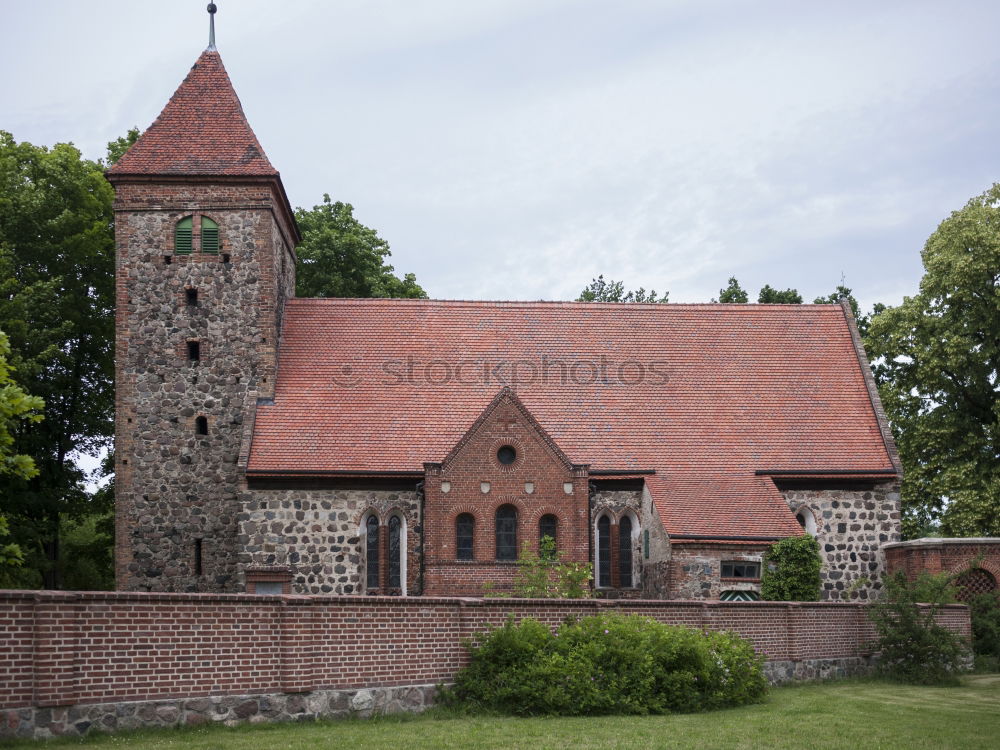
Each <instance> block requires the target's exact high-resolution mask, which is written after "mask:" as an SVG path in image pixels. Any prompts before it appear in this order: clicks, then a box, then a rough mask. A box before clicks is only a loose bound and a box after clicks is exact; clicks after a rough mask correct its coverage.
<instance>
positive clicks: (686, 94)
mask: <svg viewBox="0 0 1000 750" xmlns="http://www.w3.org/2000/svg"><path fill="white" fill-rule="evenodd" d="M205 5H206V2H203V1H202V0H170V2H167V1H166V0H163V1H161V2H139V1H138V0H136V1H135V2H131V3H126V2H122V0H115V1H114V2H112V1H110V0H86V2H81V1H80V0H73V1H70V0H48V1H46V2H26V1H25V0H16V1H15V0H0V8H2V10H3V16H2V19H3V23H2V26H0V66H2V67H0V69H2V71H3V74H2V76H0V128H2V129H5V130H9V131H11V132H12V133H13V134H14V137H15V138H16V139H17V140H26V141H30V142H32V143H35V144H44V145H51V144H53V143H56V142H59V141H73V142H74V143H75V144H76V145H77V146H78V147H80V149H81V150H82V151H83V152H84V154H85V155H86V156H88V157H91V158H97V157H100V156H102V155H103V152H104V144H105V143H106V142H107V141H108V140H111V139H113V138H115V137H117V136H119V135H122V134H124V133H125V132H126V131H127V130H128V128H129V127H131V126H133V125H137V126H139V127H140V128H141V129H145V128H146V127H147V126H148V125H149V124H150V123H151V122H152V120H153V119H154V118H155V117H156V115H157V114H158V112H159V111H160V109H161V108H162V107H163V105H164V104H165V103H166V101H167V99H168V98H169V96H170V95H171V94H172V93H173V91H174V89H175V88H176V87H177V85H178V84H179V83H180V81H181V80H182V79H183V77H184V76H185V74H186V73H187V71H188V69H189V68H190V66H191V64H192V63H193V62H194V60H195V59H196V58H197V56H198V55H199V54H200V52H201V51H202V50H203V49H204V47H205V46H206V42H207V35H208V15H207V13H206V12H205ZM218 5H219V13H218V15H217V17H216V21H217V37H218V47H219V51H220V52H221V54H222V58H223V60H224V62H225V64H226V67H227V69H228V71H229V74H230V77H231V78H232V80H233V83H234V85H235V87H236V91H237V93H238V94H239V96H240V99H241V101H242V103H243V107H244V110H245V111H246V113H247V116H248V118H249V120H250V123H251V125H252V127H253V128H254V130H255V132H256V133H257V136H258V138H259V139H260V141H261V143H262V145H263V146H264V149H265V151H266V152H267V154H268V156H269V157H270V159H271V162H272V163H273V164H274V165H275V167H276V168H277V169H279V170H280V171H281V175H282V179H283V181H284V184H285V188H286V190H287V191H288V195H289V197H290V199H291V201H292V204H293V205H295V206H312V205H314V204H316V203H319V202H320V201H321V200H322V195H323V193H325V192H326V193H330V195H331V196H332V197H333V198H334V199H335V200H343V201H348V202H350V203H352V204H353V205H354V207H355V213H356V216H357V217H358V218H359V219H360V220H361V221H362V222H364V223H365V224H367V225H369V226H371V227H374V228H376V229H377V230H379V232H380V233H381V234H382V236H383V237H385V238H386V239H387V240H388V241H389V243H390V244H391V246H392V250H393V258H392V262H393V264H394V265H395V267H396V270H397V272H399V273H404V272H414V273H415V274H416V275H417V280H418V281H419V282H420V283H421V284H422V285H423V287H424V288H425V289H426V290H427V292H428V293H429V294H430V296H432V297H439V298H466V299H491V298H495V299H572V298H574V297H576V296H577V294H578V293H579V292H580V290H581V289H582V288H583V287H584V286H585V285H586V284H587V283H588V282H589V281H590V279H591V278H592V277H594V276H596V275H598V274H600V273H603V274H605V276H610V277H613V278H616V279H622V280H624V281H625V283H626V285H627V286H629V287H636V286H640V285H641V286H645V287H646V288H649V287H655V288H656V289H657V290H659V291H662V290H664V289H667V290H669V291H670V299H671V301H676V302H697V301H707V300H709V299H710V298H711V297H713V296H717V295H718V291H719V289H720V287H722V286H724V285H725V281H726V279H727V278H728V277H729V276H730V275H736V276H737V277H738V278H739V279H740V281H741V282H742V284H743V286H744V287H745V288H747V289H749V290H750V291H751V293H752V294H753V295H756V291H757V289H759V288H760V286H762V285H763V284H764V283H770V284H771V285H772V286H776V287H779V288H785V287H788V286H792V287H796V288H798V289H799V290H800V291H801V292H802V293H803V296H805V297H806V298H807V301H809V300H811V299H812V298H813V297H815V296H816V295H818V294H826V293H829V292H831V291H833V289H834V287H835V286H836V285H837V283H838V282H839V281H840V278H841V274H842V273H843V275H844V277H845V279H846V283H847V285H848V286H850V287H852V288H853V289H854V290H855V292H856V294H857V296H858V297H859V299H860V300H861V302H862V305H863V307H865V308H866V309H867V308H868V307H870V305H871V304H872V303H873V302H876V301H882V302H886V303H889V304H895V303H898V302H899V301H901V299H902V297H903V295H905V294H912V293H913V292H914V291H916V288H917V284H918V282H919V279H920V276H921V272H922V270H921V266H920V255H919V253H920V249H921V248H922V246H923V243H924V241H925V239H926V238H927V236H928V235H929V234H930V233H931V232H932V231H933V230H934V228H935V227H936V226H937V224H938V223H939V222H940V221H941V220H942V219H943V218H944V217H945V216H947V215H948V213H949V212H951V211H953V210H955V209H957V208H960V207H961V206H962V205H963V204H964V203H965V202H966V201H967V200H968V199H969V198H970V197H972V196H973V195H977V194H979V193H981V192H982V191H983V190H985V189H986V188H987V187H989V185H990V184H991V183H992V182H993V181H994V180H997V179H1000V170H998V169H997V165H998V154H1000V138H998V137H997V127H998V123H1000V111H998V110H1000V83H998V79H997V73H998V65H997V62H998V57H1000V44H997V33H998V30H1000V4H998V3H996V2H986V1H984V2H971V1H968V2H963V1H962V0H950V2H943V1H942V0H934V1H932V2H918V1H916V0H906V1H905V2H891V1H890V0H878V2H872V1H871V0H865V1H863V2H843V1H842V2H827V3H820V2H805V1H804V0H796V1H794V2H780V1H777V0H756V1H749V0H748V1H746V2H742V1H737V0H728V1H725V2H721V1H720V2H712V1H710V0H692V1H691V2H684V1H681V0H677V1H675V2H667V1H666V0H661V1H659V2H640V1H639V0H635V1H632V2H630V1H629V0H617V2H607V0H602V1H600V2H590V1H589V0H576V1H572V2H571V1H569V0H566V1H564V2H560V1H559V0H531V1H530V2H528V1H527V0H524V1H522V0H473V1H471V2H470V0H462V1H459V0H427V1H426V2H421V1H419V0H410V1H408V2H403V0H395V1H392V2H390V1H381V0H366V1H365V2H359V1H355V2H346V1H338V0H323V1H322V2H320V1H318V0H282V1H281V2H278V1H277V0H271V1H270V2H264V0H240V2H235V0H220V1H219V3H218Z"/></svg>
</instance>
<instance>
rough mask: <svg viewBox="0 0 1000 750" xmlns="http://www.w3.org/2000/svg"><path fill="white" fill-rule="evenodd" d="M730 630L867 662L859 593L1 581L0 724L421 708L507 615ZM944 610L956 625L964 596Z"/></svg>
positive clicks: (839, 664) (796, 657) (820, 671)
mask: <svg viewBox="0 0 1000 750" xmlns="http://www.w3.org/2000/svg"><path fill="white" fill-rule="evenodd" d="M607 611H614V612H622V613H636V614H642V615H647V616H650V617H654V618H655V619H657V620H659V621H661V622H665V623H670V624H682V625H689V626H692V627H698V628H706V629H711V630H732V631H735V632H736V633H739V634H740V635H742V636H743V637H745V638H747V639H749V640H750V641H751V642H752V643H753V644H754V646H755V648H756V650H757V651H758V652H759V653H761V654H763V655H764V657H765V659H766V660H767V669H768V675H769V677H770V678H771V680H772V681H773V682H785V681H790V680H797V679H812V678H818V677H830V676H838V675H842V674H849V673H854V672H858V671H864V670H865V669H867V668H868V667H869V666H870V663H871V660H870V657H871V652H870V650H869V645H868V644H869V643H870V641H871V640H872V638H873V635H874V633H873V631H872V628H871V625H870V624H869V623H868V620H867V617H866V607H865V605H861V604H853V603H839V602H817V603H777V602H743V603H736V602H701V601H636V600H630V601H617V602H609V601H601V600H582V601H581V600H576V601H565V600H562V601H553V600H531V599H522V600H517V599H458V598H450V599H445V598H423V597H420V598H416V597H414V598H402V597H360V596H358V597H308V596H254V595H248V594H166V593H126V592H101V593H90V592H88V593H70V592H48V591H46V592H31V591H0V633H3V641H2V643H3V645H2V648H0V675H3V679H2V680H0V736H4V735H6V736H33V737H46V736H51V735H56V734H79V733H85V732H87V731H89V730H91V729H94V728H97V729H102V730H109V731H110V730H114V729H123V728H134V727H140V726H149V725H171V724H180V723H188V724H190V723H198V722H202V721H225V722H227V723H233V722H236V721H241V720H250V721H263V720H268V719H274V720H280V719H291V718H302V717H306V716H339V715H362V716H364V715H369V714H370V713H372V712H374V711H395V710H419V709H420V708H422V707H423V706H425V705H428V704H429V703H430V702H431V701H432V700H433V686H434V685H435V684H437V683H447V682H449V681H450V680H451V679H452V677H453V675H454V674H455V672H456V670H457V669H458V668H459V667H460V666H462V664H463V663H464V662H465V659H466V658H467V657H466V654H465V651H464V649H463V647H462V645H461V641H462V639H463V638H465V637H467V636H469V635H472V634H473V633H475V632H478V631H481V630H483V629H485V628H486V627H488V626H490V625H498V624H500V623H502V622H503V621H504V619H505V618H506V617H507V616H508V614H512V615H513V616H514V617H515V618H521V617H534V618H537V619H539V620H541V621H543V622H546V623H548V624H550V625H552V626H555V625H558V624H559V623H561V622H562V621H563V620H565V618H567V617H570V616H583V615H588V614H593V613H596V612H607ZM942 618H943V622H944V624H946V625H947V626H948V627H949V628H952V629H954V630H956V631H958V632H960V633H962V634H963V635H965V636H968V635H969V633H970V626H969V615H968V610H967V609H966V608H965V607H964V606H959V605H955V606H951V607H948V608H946V609H945V610H944V612H943V615H942Z"/></svg>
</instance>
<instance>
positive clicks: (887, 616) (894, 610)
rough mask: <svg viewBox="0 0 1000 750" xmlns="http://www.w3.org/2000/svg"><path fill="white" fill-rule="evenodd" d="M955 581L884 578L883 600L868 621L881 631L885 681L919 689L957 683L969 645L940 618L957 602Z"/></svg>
mask: <svg viewBox="0 0 1000 750" xmlns="http://www.w3.org/2000/svg"><path fill="white" fill-rule="evenodd" d="M951 580H952V577H949V576H947V575H945V574H940V575H936V576H932V575H930V574H928V573H921V574H920V577H919V578H917V579H916V580H914V581H910V580H908V579H907V577H906V574H905V573H904V572H903V571H901V570H900V571H896V572H895V573H893V574H892V575H890V576H887V577H886V578H885V587H884V589H883V592H882V597H881V598H880V599H879V600H878V601H876V602H875V603H874V604H873V605H872V607H871V609H870V610H869V617H870V618H871V620H872V622H873V623H874V625H875V630H876V631H877V632H878V640H877V641H876V643H875V648H876V649H878V650H879V651H880V652H881V655H880V660H879V670H880V671H881V672H882V673H883V674H884V675H885V676H886V677H888V678H890V679H893V680H896V681H898V682H908V683H914V684H919V685H948V684H955V683H956V682H957V681H958V676H957V675H958V673H959V672H960V671H961V670H962V664H963V662H964V660H965V658H966V656H967V653H968V650H967V644H966V643H965V641H964V640H963V639H962V637H961V636H959V635H958V634H957V633H953V632H952V631H950V630H948V629H947V628H944V627H942V626H941V625H939V624H938V623H937V621H936V619H935V617H936V615H937V613H938V611H939V610H940V609H941V607H942V606H943V605H945V604H948V603H950V602H952V601H954V589H953V587H952V585H951ZM921 603H923V604H925V605H927V606H923V607H921V606H919V605H920V604H921Z"/></svg>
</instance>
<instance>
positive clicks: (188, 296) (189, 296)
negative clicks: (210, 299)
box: [184, 287, 198, 305]
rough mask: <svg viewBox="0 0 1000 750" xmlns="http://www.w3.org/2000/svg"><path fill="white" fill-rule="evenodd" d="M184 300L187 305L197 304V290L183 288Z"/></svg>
mask: <svg viewBox="0 0 1000 750" xmlns="http://www.w3.org/2000/svg"><path fill="white" fill-rule="evenodd" d="M184 301H185V302H186V303H187V304H189V305H197V304H198V290H197V289H192V288H191V287H188V288H187V289H185V290H184Z"/></svg>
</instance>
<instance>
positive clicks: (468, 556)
mask: <svg viewBox="0 0 1000 750" xmlns="http://www.w3.org/2000/svg"><path fill="white" fill-rule="evenodd" d="M475 528H476V519H474V518H473V517H472V514H471V513H460V514H459V516H458V518H456V519H455V558H456V559H458V560H472V559H473V552H472V539H473V533H474V532H475Z"/></svg>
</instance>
